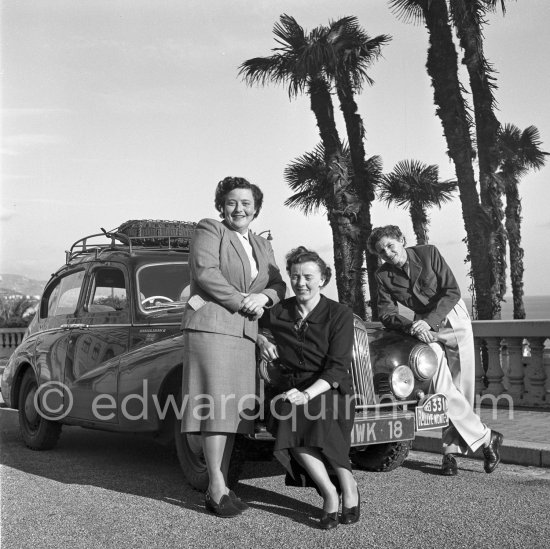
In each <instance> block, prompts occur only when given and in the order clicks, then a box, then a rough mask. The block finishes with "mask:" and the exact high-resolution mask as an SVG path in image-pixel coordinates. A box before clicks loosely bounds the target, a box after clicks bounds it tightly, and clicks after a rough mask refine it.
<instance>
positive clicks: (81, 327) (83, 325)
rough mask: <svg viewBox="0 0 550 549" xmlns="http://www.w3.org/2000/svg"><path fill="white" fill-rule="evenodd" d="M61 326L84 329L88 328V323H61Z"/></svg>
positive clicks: (63, 327)
mask: <svg viewBox="0 0 550 549" xmlns="http://www.w3.org/2000/svg"><path fill="white" fill-rule="evenodd" d="M60 328H61V329H62V330H71V329H74V330H83V329H84V328H88V324H61V326H60Z"/></svg>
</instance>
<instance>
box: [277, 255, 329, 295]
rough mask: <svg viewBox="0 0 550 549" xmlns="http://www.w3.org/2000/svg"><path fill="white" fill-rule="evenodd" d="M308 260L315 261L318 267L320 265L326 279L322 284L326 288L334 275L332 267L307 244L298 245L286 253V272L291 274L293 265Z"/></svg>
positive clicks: (322, 274)
mask: <svg viewBox="0 0 550 549" xmlns="http://www.w3.org/2000/svg"><path fill="white" fill-rule="evenodd" d="M308 261H311V262H312V263H315V264H316V265H317V267H319V271H320V272H321V276H322V277H323V278H324V279H325V282H324V284H323V286H322V287H323V288H324V287H325V286H326V285H327V284H328V283H329V282H330V279H331V277H332V269H331V268H330V267H329V266H328V265H327V264H326V263H325V262H324V261H323V260H322V259H321V257H320V256H319V254H318V253H317V252H314V251H313V250H308V249H307V248H306V247H305V246H298V247H297V248H294V249H292V250H290V252H288V253H287V254H286V272H287V273H288V274H289V276H290V269H291V267H292V265H297V264H298V263H307V262H308Z"/></svg>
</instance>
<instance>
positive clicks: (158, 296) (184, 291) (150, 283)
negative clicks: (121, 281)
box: [137, 263, 190, 312]
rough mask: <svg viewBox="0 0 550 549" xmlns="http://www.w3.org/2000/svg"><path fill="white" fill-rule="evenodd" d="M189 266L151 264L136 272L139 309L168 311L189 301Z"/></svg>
mask: <svg viewBox="0 0 550 549" xmlns="http://www.w3.org/2000/svg"><path fill="white" fill-rule="evenodd" d="M189 283H190V278H189V265H188V264H187V263H152V264H149V265H144V266H142V267H141V268H140V269H139V270H138V272H137V286H138V292H139V303H140V308H141V309H142V310H143V311H146V312H148V311H158V310H159V309H169V308H171V307H175V306H179V307H180V308H181V306H182V305H184V304H185V303H187V301H188V299H189V290H190V288H189Z"/></svg>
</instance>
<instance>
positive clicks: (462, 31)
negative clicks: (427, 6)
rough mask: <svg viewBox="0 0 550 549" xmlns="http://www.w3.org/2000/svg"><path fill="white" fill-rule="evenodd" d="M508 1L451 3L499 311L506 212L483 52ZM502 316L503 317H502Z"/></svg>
mask: <svg viewBox="0 0 550 549" xmlns="http://www.w3.org/2000/svg"><path fill="white" fill-rule="evenodd" d="M498 4H500V5H501V7H502V11H503V13H505V6H504V0H450V1H449V5H450V14H451V19H452V21H453V24H454V26H455V28H456V30H457V36H458V39H459V41H460V47H461V48H462V49H463V51H464V58H463V60H462V62H463V64H464V65H466V68H467V71H468V76H469V81H470V89H471V92H472V103H473V107H474V119H475V131H476V142H477V158H478V164H479V185H480V199H481V204H482V206H483V207H484V209H485V210H486V212H487V213H488V216H489V217H490V219H491V224H492V230H491V237H492V238H493V246H492V247H491V249H490V263H491V266H492V272H493V273H494V276H495V277H498V279H497V285H498V300H499V309H500V302H501V301H502V300H503V299H504V294H505V293H506V232H505V230H504V226H503V223H502V222H503V218H504V208H503V204H502V200H501V193H500V192H499V184H498V180H497V177H496V172H497V170H498V165H499V154H498V132H499V129H500V122H499V121H498V119H497V117H496V115H495V109H496V101H495V97H494V93H493V92H494V90H496V79H495V77H494V70H493V67H492V66H491V64H490V63H489V61H488V60H487V59H486V57H485V54H484V50H483V33H482V31H483V26H484V25H485V24H486V23H487V21H486V16H487V14H488V13H489V12H494V11H496V7H497V5H498ZM499 315H500V313H499Z"/></svg>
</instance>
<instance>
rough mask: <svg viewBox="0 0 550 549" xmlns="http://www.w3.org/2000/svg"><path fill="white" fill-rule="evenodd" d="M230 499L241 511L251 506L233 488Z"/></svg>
mask: <svg viewBox="0 0 550 549" xmlns="http://www.w3.org/2000/svg"><path fill="white" fill-rule="evenodd" d="M228 495H229V499H230V500H231V503H232V504H233V505H234V506H235V507H236V508H237V509H238V510H239V511H246V510H247V509H248V508H249V507H248V505H247V504H246V503H245V502H244V501H243V500H242V499H241V498H240V497H238V496H237V494H235V492H233V490H229V494H228Z"/></svg>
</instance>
